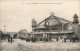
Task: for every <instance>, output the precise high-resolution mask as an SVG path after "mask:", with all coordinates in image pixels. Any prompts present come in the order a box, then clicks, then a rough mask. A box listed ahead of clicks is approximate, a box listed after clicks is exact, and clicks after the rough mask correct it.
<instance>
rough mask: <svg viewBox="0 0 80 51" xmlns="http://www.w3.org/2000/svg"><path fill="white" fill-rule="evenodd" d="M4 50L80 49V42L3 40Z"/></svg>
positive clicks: (52, 50) (59, 50)
mask: <svg viewBox="0 0 80 51" xmlns="http://www.w3.org/2000/svg"><path fill="white" fill-rule="evenodd" d="M1 48H2V51H80V42H77V43H71V42H67V43H62V42H35V43H33V42H26V41H24V40H20V39H15V40H14V42H13V43H8V42H7V41H3V42H1Z"/></svg>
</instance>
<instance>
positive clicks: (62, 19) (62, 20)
mask: <svg viewBox="0 0 80 51" xmlns="http://www.w3.org/2000/svg"><path fill="white" fill-rule="evenodd" d="M51 17H52V18H56V19H59V20H60V21H61V22H68V23H72V22H71V21H68V20H66V19H64V18H59V17H57V16H54V15H51V16H49V17H48V18H46V19H44V20H43V21H41V22H40V23H39V24H37V26H38V25H40V24H42V23H43V22H45V21H46V20H48V19H50V18H51Z"/></svg>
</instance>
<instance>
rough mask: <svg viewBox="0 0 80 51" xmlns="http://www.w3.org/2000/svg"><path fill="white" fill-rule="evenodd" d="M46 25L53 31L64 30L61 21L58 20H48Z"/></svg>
mask: <svg viewBox="0 0 80 51" xmlns="http://www.w3.org/2000/svg"><path fill="white" fill-rule="evenodd" d="M46 25H47V26H48V28H49V29H51V30H61V29H62V23H61V21H60V20H58V19H56V18H51V19H49V20H47V21H46Z"/></svg>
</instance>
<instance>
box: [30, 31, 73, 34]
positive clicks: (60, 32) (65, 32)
mask: <svg viewBox="0 0 80 51" xmlns="http://www.w3.org/2000/svg"><path fill="white" fill-rule="evenodd" d="M62 33H64V34H67V33H73V31H59V32H57V31H56V32H31V33H30V34H62Z"/></svg>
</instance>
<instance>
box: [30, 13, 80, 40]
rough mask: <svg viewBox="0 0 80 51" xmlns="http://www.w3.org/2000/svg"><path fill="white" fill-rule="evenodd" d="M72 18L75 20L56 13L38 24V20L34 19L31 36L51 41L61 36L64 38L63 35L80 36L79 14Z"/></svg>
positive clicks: (67, 36) (68, 36)
mask: <svg viewBox="0 0 80 51" xmlns="http://www.w3.org/2000/svg"><path fill="white" fill-rule="evenodd" d="M72 19H73V22H71V21H68V20H66V19H64V18H60V17H57V16H55V15H54V13H52V14H51V15H50V16H49V17H48V18H45V19H44V20H42V21H41V22H40V23H38V24H37V21H36V20H35V19H33V20H32V32H31V33H30V37H31V38H34V37H35V38H37V40H39V41H40V40H45V39H47V40H48V41H50V40H52V39H57V38H59V37H60V38H62V36H65V37H66V38H70V37H72V36H73V35H77V36H79V37H80V31H79V30H80V25H79V21H78V16H77V14H74V16H73V18H72Z"/></svg>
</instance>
